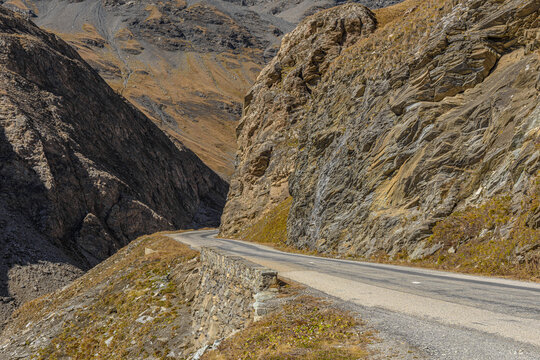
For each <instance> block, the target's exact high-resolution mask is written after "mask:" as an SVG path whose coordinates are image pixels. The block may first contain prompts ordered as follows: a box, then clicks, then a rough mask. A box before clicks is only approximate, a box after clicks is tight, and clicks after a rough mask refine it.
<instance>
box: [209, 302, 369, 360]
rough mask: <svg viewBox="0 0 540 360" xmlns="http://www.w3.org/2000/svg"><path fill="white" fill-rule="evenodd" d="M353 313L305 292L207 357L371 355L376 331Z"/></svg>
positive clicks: (339, 359) (311, 359) (319, 359)
mask: <svg viewBox="0 0 540 360" xmlns="http://www.w3.org/2000/svg"><path fill="white" fill-rule="evenodd" d="M360 325H361V323H360V322H359V321H358V320H357V319H356V318H354V317H353V316H351V315H350V314H348V313H346V312H343V311H340V310H337V309H335V308H332V307H331V306H329V304H328V303H326V302H324V301H322V300H320V299H316V298H313V297H309V296H301V297H298V298H297V299H295V300H293V301H292V302H290V303H288V304H287V305H285V306H284V307H283V309H282V310H280V311H278V312H277V313H274V314H272V315H269V316H267V317H265V318H264V319H262V320H261V321H259V322H256V323H254V324H252V325H250V326H249V327H248V328H246V329H244V330H242V331H240V332H239V333H237V334H236V335H234V336H232V337H231V338H228V339H226V340H225V341H224V342H223V343H222V344H221V345H220V346H219V347H218V349H217V350H215V351H211V352H209V353H207V354H205V355H204V356H203V359H204V360H256V359H257V360H258V359H261V360H262V359H264V360H271V359H275V360H277V359H279V360H288V359H305V360H323V359H328V360H330V359H332V360H349V359H350V360H357V359H365V358H367V357H368V355H369V351H368V350H367V345H368V344H369V343H371V342H372V341H373V340H374V338H375V337H374V334H373V333H372V332H370V331H363V330H362V329H361V328H360Z"/></svg>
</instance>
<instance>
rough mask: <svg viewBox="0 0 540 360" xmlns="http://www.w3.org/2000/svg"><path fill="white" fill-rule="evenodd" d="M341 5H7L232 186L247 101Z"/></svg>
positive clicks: (308, 0) (319, 0) (277, 1)
mask: <svg viewBox="0 0 540 360" xmlns="http://www.w3.org/2000/svg"><path fill="white" fill-rule="evenodd" d="M341 2H342V1H338V0H295V1H288V0H287V1H285V0H257V1H236V0H235V1H227V0H205V1H198V0H195V1H192V0H190V1H184V0H177V1H157V2H156V1H150V0H138V1H127V0H81V1H71V0H0V4H2V3H3V4H4V6H6V7H9V8H11V9H16V10H17V11H19V12H21V13H23V14H26V15H27V16H29V17H30V18H31V19H32V21H34V22H35V23H36V24H37V25H38V26H40V27H42V28H45V29H47V30H50V31H53V32H54V33H55V34H57V35H59V36H60V37H61V38H62V39H64V40H66V41H67V42H68V43H69V44H70V45H72V46H74V47H75V48H76V49H77V50H78V51H79V53H80V54H81V56H82V57H83V58H84V59H85V60H86V61H87V62H88V63H89V64H90V65H91V66H92V67H94V68H95V69H97V70H98V71H99V73H100V75H101V76H102V77H103V78H104V79H105V80H106V81H107V82H108V83H109V85H110V86H111V87H112V88H113V89H115V90H117V91H119V92H121V94H122V95H123V96H124V97H126V98H127V99H128V100H130V101H131V102H132V103H133V104H134V105H135V106H137V107H138V108H139V109H140V110H141V111H142V112H144V113H145V114H146V115H147V116H148V117H149V118H150V119H151V120H153V121H154V122H155V123H156V124H158V126H159V127H160V128H162V129H163V130H164V131H166V132H167V133H168V134H169V135H171V136H172V137H174V138H176V139H178V140H180V141H181V142H182V143H183V144H185V146H186V147H188V148H189V149H191V150H192V151H194V152H195V153H196V154H197V156H199V157H200V158H201V159H202V160H203V161H204V162H205V163H206V164H207V165H208V166H210V167H211V168H212V169H213V170H214V171H216V172H218V173H219V174H220V175H222V176H224V177H225V178H227V179H228V178H229V177H230V175H231V174H232V171H233V167H234V165H233V163H234V155H235V152H236V146H235V144H236V143H235V137H234V128H235V126H236V121H237V120H238V119H239V118H240V117H241V109H242V98H243V96H244V94H245V93H246V91H247V90H248V89H249V87H250V86H251V85H252V84H253V82H254V81H255V79H256V78H257V75H258V73H259V72H260V70H261V69H262V67H263V66H264V64H266V63H267V62H268V61H270V60H271V59H272V57H273V56H274V55H275V53H276V51H277V46H278V45H279V42H280V39H281V37H282V35H283V34H285V33H287V32H289V31H291V30H292V29H294V27H295V26H296V25H297V24H298V22H299V21H300V20H301V19H303V18H304V17H305V16H307V15H310V14H313V13H315V12H316V11H318V10H321V9H324V8H329V7H332V6H335V5H337V4H338V3H341ZM359 2H361V3H363V4H365V5H368V6H384V5H389V4H393V3H395V2H396V1H395V0H380V1H373V0H361V1H359Z"/></svg>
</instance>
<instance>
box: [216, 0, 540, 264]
mask: <svg viewBox="0 0 540 360" xmlns="http://www.w3.org/2000/svg"><path fill="white" fill-rule="evenodd" d="M349 6H350V5H349ZM345 9H347V8H346V7H344V8H341V9H339V8H338V9H334V10H331V11H330V12H323V13H321V14H318V15H315V16H314V17H312V18H309V19H307V20H306V21H304V22H303V23H302V24H301V25H300V26H299V27H298V28H297V29H296V30H295V31H294V32H293V33H292V34H291V36H289V37H286V38H285V39H284V41H283V45H282V49H281V51H280V53H279V55H278V56H277V57H276V58H275V59H274V61H273V62H272V63H271V64H270V65H268V66H267V67H266V68H265V69H264V70H263V72H262V74H261V76H260V77H259V79H258V81H257V83H256V84H255V86H254V87H253V88H252V90H251V92H250V93H249V95H248V97H247V99H246V107H245V116H244V117H243V119H242V121H241V123H240V126H239V128H238V143H239V148H240V151H239V153H238V166H237V168H236V172H235V175H234V176H233V179H232V180H231V190H230V193H229V199H228V203H227V205H226V211H225V213H224V215H223V220H224V222H223V225H222V227H221V231H222V234H223V235H225V236H238V235H239V234H241V233H242V231H244V230H245V229H246V228H249V227H250V226H252V225H253V223H255V222H257V220H258V219H260V217H261V214H264V213H268V212H271V211H272V209H273V208H274V207H275V205H276V203H279V202H280V201H282V200H283V199H284V198H286V197H287V196H288V195H289V194H290V195H291V196H292V206H291V210H290V213H289V216H288V222H287V231H288V242H289V244H291V245H294V246H297V247H301V248H308V249H315V250H318V251H321V252H327V253H340V254H348V255H355V256H356V255H360V256H371V255H374V254H376V253H379V252H383V253H385V254H390V255H396V254H398V253H406V254H409V255H414V256H413V257H422V256H426V255H428V254H430V253H432V252H433V251H435V249H436V248H431V246H432V245H433V244H431V245H430V243H429V241H427V239H428V238H429V237H430V235H432V234H433V229H434V227H435V225H436V224H437V223H440V222H441V221H443V220H445V219H447V218H449V217H450V216H454V215H455V214H460V212H461V211H462V210H464V209H466V208H468V207H471V206H472V207H475V206H481V205H482V204H485V203H486V202H489V201H491V200H493V199H497V198H498V197H501V196H503V197H504V198H505V199H507V200H506V202H507V203H509V205H508V206H507V207H508V209H506V208H507V207H506V205H505V210H504V211H505V212H507V213H508V214H507V215H508V216H507V217H508V218H509V219H510V220H509V222H510V223H511V222H512V221H513V220H512V219H516V221H518V219H520V218H521V217H523V216H525V217H528V218H530V219H533V218H535V216H536V215H535V214H536V213H535V211H537V210H535V209H537V207H536V206H535V205H531V206H529V205H527V204H534V203H535V201H536V200H535V199H536V198H537V183H538V171H539V170H540V164H539V161H538V159H539V157H540V152H539V143H540V141H539V138H538V135H539V126H540V125H539V124H540V108H539V100H540V99H539V95H538V94H539V90H540V52H539V47H540V23H539V15H540V3H539V2H538V1H536V0H527V1H521V0H519V1H518V0H509V1H504V2H502V1H496V0H488V1H484V0H460V1H450V0H449V1H442V2H441V1H414V0H409V1H406V2H404V3H402V4H399V5H396V6H395V7H393V8H388V9H381V10H379V11H376V12H375V16H376V21H375V20H372V21H371V23H373V24H376V23H378V24H379V25H378V27H377V29H376V30H374V25H371V26H370V25H369V24H370V21H369V19H371V18H373V17H372V16H369V15H368V14H369V12H368V11H367V9H362V8H361V7H359V6H358V7H356V9H357V10H356V11H358V12H361V13H363V14H366V15H365V16H363V17H362V20H360V21H357V22H356V23H362V24H365V25H364V28H365V29H366V30H368V31H366V33H365V36H356V38H354V41H348V39H349V36H348V35H347V36H346V37H343V35H342V33H340V32H336V31H332V29H324V31H321V32H317V34H318V35H317V37H318V39H320V40H318V41H323V42H331V41H334V39H343V38H344V39H345V43H344V44H343V45H344V48H343V49H342V48H341V47H339V49H341V51H340V56H337V57H336V56H334V57H331V58H328V54H329V53H330V54H333V52H332V51H324V52H322V53H320V54H317V56H303V57H300V58H299V61H297V62H296V63H295V62H290V61H289V59H291V58H293V57H294V52H292V51H288V49H292V48H293V49H296V48H302V47H306V48H308V47H310V46H311V44H312V42H313V35H312V34H313V32H312V31H313V30H316V29H318V28H317V24H321V23H324V22H325V21H326V22H329V21H330V20H329V19H328V18H327V16H330V19H332V20H333V21H334V22H335V23H336V24H346V23H347V22H346V20H342V18H340V16H339V15H340V14H342V15H341V16H343V14H344V13H350V12H351V11H350V10H348V11H345ZM330 14H331V15H330ZM365 19H367V20H365ZM358 28H359V27H358V26H355V27H353V29H358ZM321 30H322V28H321ZM292 39H294V41H295V43H294V44H291V43H290V41H291V40H292ZM351 40H352V39H351ZM347 41H348V43H347ZM338 43H339V41H338ZM340 46H341V45H340ZM347 46H348V47H347ZM315 49H316V47H315ZM315 49H314V51H316V50H315ZM321 66H322V67H321ZM313 68H318V69H319V71H318V73H317V75H316V76H315V77H312V76H311V72H309V71H307V72H306V69H313ZM295 74H301V75H302V76H301V77H300V76H297V75H295ZM312 79H313V80H312ZM293 80H294V81H295V82H296V83H297V84H300V86H299V88H300V89H302V91H297V92H296V93H294V92H291V91H290V88H291V87H290V85H288V84H290V81H293ZM310 81H313V82H312V83H310ZM298 104H299V106H298ZM268 109H272V110H273V111H268ZM274 110H275V111H274ZM290 114H293V115H290ZM281 149H287V150H286V151H284V150H281ZM528 212H530V214H529V213H528ZM505 216H506V215H505ZM501 221H504V222H507V220H506V219H503V220H501ZM488 222H489V221H488ZM490 224H491V223H490ZM478 226H484V225H482V224H479V225H478ZM524 226H526V227H527V229H528V230H527V229H525V230H526V231H527V233H528V231H529V230H530V231H532V233H534V234H537V232H536V230H535V229H536V228H535V226H536V225H535V222H534V221H533V220H530V221H529V220H527V222H526V224H525V225H524ZM488 227H489V228H485V229H484V230H485V231H484V230H482V229H480V230H482V231H480V233H481V234H484V233H486V234H488V233H489V234H494V233H497V235H496V236H497V237H501V238H504V237H508V236H510V235H509V234H510V230H509V229H508V228H506V229H505V228H504V227H502V228H500V227H498V225H497V224H492V225H489V226H488ZM471 231H472V230H471ZM472 233H474V234H476V230H474V231H472ZM472 233H471V234H472ZM482 236H484V235H482ZM493 236H495V235H493ZM534 236H537V235H534ZM533 242H534V239H533ZM458 245H459V244H458ZM533 247H534V246H533ZM512 251H513V250H512Z"/></svg>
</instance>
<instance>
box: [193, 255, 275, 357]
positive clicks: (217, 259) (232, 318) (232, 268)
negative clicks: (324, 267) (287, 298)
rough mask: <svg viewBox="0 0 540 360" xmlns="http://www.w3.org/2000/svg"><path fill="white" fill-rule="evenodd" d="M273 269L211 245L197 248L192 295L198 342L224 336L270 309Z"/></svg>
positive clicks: (273, 289)
mask: <svg viewBox="0 0 540 360" xmlns="http://www.w3.org/2000/svg"><path fill="white" fill-rule="evenodd" d="M276 285H277V272H275V271H273V270H269V269H267V268H264V267H262V266H260V265H258V264H255V263H252V262H251V261H247V260H245V259H243V258H241V257H238V256H232V255H228V254H226V253H225V252H223V251H221V250H218V249H215V248H208V247H205V248H202V249H201V283H200V287H199V289H198V290H197V293H196V294H195V297H194V299H193V304H192V305H193V306H192V309H194V310H193V329H194V334H193V336H194V339H195V341H196V343H197V344H198V345H199V346H205V345H209V343H211V342H214V341H216V340H219V339H222V338H225V337H227V336H229V335H231V334H232V333H234V332H235V331H238V330H240V329H242V328H244V327H245V326H246V325H248V324H249V323H250V322H252V321H256V320H258V318H259V317H260V316H263V315H265V314H267V313H268V312H269V311H270V310H271V309H272V307H273V306H272V299H274V298H275V297H276V294H277V286H276Z"/></svg>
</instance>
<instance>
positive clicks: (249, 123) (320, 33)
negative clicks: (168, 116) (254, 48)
mask: <svg viewBox="0 0 540 360" xmlns="http://www.w3.org/2000/svg"><path fill="white" fill-rule="evenodd" d="M375 26H376V20H375V16H374V15H373V13H372V12H371V11H370V10H368V9H367V8H365V7H363V6H360V5H353V4H351V5H346V6H342V7H338V8H334V9H331V10H327V11H324V12H322V13H321V14H318V15H317V16H314V17H312V18H310V19H308V20H306V21H304V22H303V23H302V24H300V25H299V26H298V28H297V29H296V30H295V31H293V32H292V33H290V34H288V35H286V36H285V37H284V39H283V42H282V46H281V49H280V51H279V53H278V55H277V56H276V57H275V58H274V59H273V60H272V62H271V63H270V64H269V65H268V66H267V67H266V68H265V69H264V70H263V71H262V72H261V74H260V76H259V79H258V81H257V83H256V84H255V85H254V86H253V87H252V89H251V90H250V92H249V93H248V94H247V96H246V99H245V105H244V106H245V107H244V112H245V114H244V116H243V118H242V119H241V121H240V123H239V125H238V128H237V134H238V155H237V165H236V173H235V176H234V177H233V179H232V180H231V187H230V192H229V198H228V201H227V205H226V210H225V211H224V214H223V218H222V227H221V229H222V233H223V234H225V235H226V236H235V235H236V236H238V235H240V234H242V231H243V230H245V228H246V227H247V226H249V224H250V223H252V222H255V221H257V220H258V219H259V218H260V217H261V216H262V215H263V214H264V213H265V212H266V211H268V210H269V209H273V208H274V207H276V206H278V205H279V204H280V203H282V202H283V201H285V200H286V199H287V197H288V196H289V186H288V185H289V183H288V180H289V176H290V174H291V173H292V171H293V169H294V167H295V165H296V154H297V152H298V138H299V133H298V132H299V131H300V127H301V125H302V122H303V119H304V118H305V117H306V116H307V113H308V110H309V109H308V106H309V102H310V100H311V97H312V95H313V94H312V89H313V88H314V87H316V86H317V84H318V83H319V82H320V79H321V76H322V75H323V74H324V73H325V72H326V71H327V70H328V66H329V65H330V64H331V62H332V60H335V59H336V57H338V56H339V55H340V53H341V51H342V50H343V49H344V48H346V47H347V46H350V45H352V44H354V43H355V42H356V41H358V40H359V39H360V38H362V37H364V36H366V35H368V34H370V33H371V32H373V30H374V29H375Z"/></svg>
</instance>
